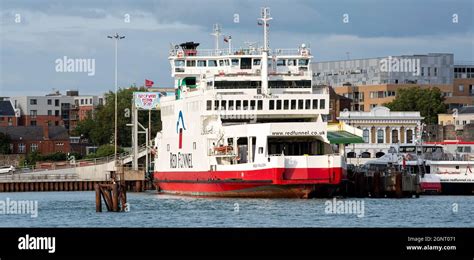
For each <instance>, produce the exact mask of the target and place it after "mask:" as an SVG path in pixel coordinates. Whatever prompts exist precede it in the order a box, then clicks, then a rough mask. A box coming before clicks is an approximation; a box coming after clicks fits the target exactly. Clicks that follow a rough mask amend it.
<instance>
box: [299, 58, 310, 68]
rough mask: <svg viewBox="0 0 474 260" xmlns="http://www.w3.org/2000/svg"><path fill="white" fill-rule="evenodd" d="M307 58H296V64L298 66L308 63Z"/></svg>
mask: <svg viewBox="0 0 474 260" xmlns="http://www.w3.org/2000/svg"><path fill="white" fill-rule="evenodd" d="M308 62H309V60H308V59H299V60H298V65H299V66H306V65H308Z"/></svg>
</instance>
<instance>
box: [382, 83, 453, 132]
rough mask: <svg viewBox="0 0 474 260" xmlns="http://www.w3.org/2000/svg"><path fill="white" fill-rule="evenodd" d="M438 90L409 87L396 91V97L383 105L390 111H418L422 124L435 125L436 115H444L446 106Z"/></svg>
mask: <svg viewBox="0 0 474 260" xmlns="http://www.w3.org/2000/svg"><path fill="white" fill-rule="evenodd" d="M443 102H444V97H443V96H442V95H441V91H440V90H439V89H438V88H431V89H429V88H420V87H410V88H404V89H400V90H398V91H397V97H396V98H395V99H394V100H393V101H392V102H390V103H387V104H385V106H386V107H388V108H390V110H392V111H420V114H421V116H423V117H424V118H425V119H424V123H426V124H437V123H438V114H440V113H446V109H447V106H446V104H444V103H443Z"/></svg>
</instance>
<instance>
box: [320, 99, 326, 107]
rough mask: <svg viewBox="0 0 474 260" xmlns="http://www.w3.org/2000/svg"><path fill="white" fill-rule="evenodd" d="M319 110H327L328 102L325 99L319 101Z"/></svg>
mask: <svg viewBox="0 0 474 260" xmlns="http://www.w3.org/2000/svg"><path fill="white" fill-rule="evenodd" d="M319 108H320V109H325V108H326V100H325V99H321V100H320V101H319Z"/></svg>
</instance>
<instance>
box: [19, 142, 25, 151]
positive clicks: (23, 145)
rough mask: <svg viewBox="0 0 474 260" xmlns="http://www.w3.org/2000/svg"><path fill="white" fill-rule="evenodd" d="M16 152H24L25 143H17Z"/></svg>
mask: <svg viewBox="0 0 474 260" xmlns="http://www.w3.org/2000/svg"><path fill="white" fill-rule="evenodd" d="M18 153H25V144H23V143H21V144H18Z"/></svg>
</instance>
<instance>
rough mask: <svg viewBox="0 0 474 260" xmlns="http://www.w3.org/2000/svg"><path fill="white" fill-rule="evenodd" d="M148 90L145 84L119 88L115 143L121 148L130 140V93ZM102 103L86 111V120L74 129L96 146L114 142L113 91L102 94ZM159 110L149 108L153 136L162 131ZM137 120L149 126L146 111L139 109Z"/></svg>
mask: <svg viewBox="0 0 474 260" xmlns="http://www.w3.org/2000/svg"><path fill="white" fill-rule="evenodd" d="M138 91H147V90H146V88H144V87H140V88H137V87H129V88H125V89H122V88H120V89H119V90H118V93H117V96H118V102H117V111H118V112H117V125H118V126H117V129H118V135H117V143H118V145H119V146H122V147H130V146H131V143H132V140H131V139H132V128H131V127H129V126H127V124H129V123H131V122H132V114H131V113H132V98H133V92H138ZM105 100H106V102H105V105H103V106H102V105H100V106H98V107H97V108H96V110H95V111H94V114H89V115H88V117H87V118H86V119H85V120H82V121H80V122H79V123H78V124H77V127H76V129H75V134H76V135H83V136H84V137H86V138H88V139H89V140H90V141H91V142H92V143H93V144H95V145H98V146H100V145H105V144H113V143H114V132H115V122H114V120H115V93H114V92H112V91H109V92H108V93H106V94H105ZM160 115H161V114H160V111H152V113H151V121H152V136H154V135H156V132H158V131H161V116H160ZM138 120H139V122H140V123H141V124H142V125H143V126H145V127H147V126H148V111H139V112H138ZM140 138H141V140H140V142H144V140H145V139H144V138H145V137H144V136H143V135H141V136H140Z"/></svg>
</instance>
